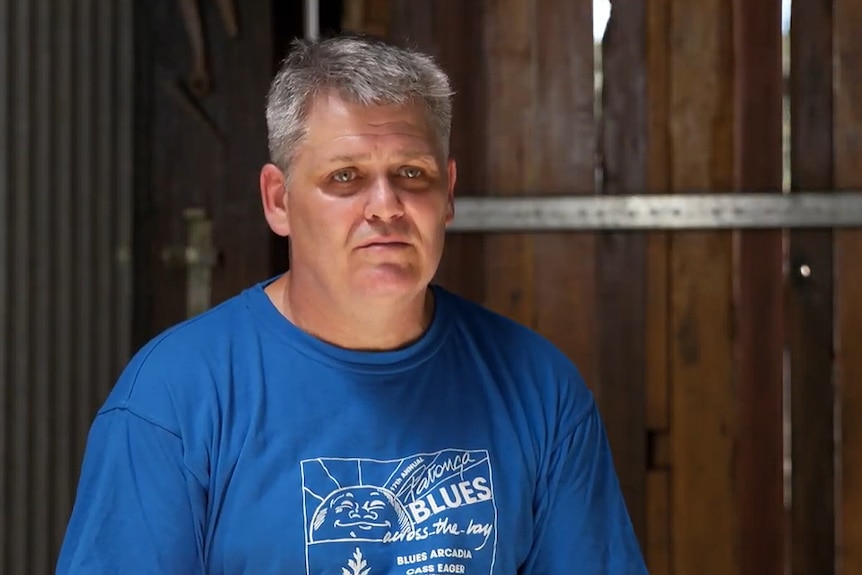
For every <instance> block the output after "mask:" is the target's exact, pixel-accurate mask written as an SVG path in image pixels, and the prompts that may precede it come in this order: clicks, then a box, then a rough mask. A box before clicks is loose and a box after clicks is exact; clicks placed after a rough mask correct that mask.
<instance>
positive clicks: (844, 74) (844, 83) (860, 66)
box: [833, 0, 862, 574]
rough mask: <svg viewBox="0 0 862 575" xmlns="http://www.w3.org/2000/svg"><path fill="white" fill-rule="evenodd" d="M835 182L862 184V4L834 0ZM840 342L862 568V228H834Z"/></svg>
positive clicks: (855, 562)
mask: <svg viewBox="0 0 862 575" xmlns="http://www.w3.org/2000/svg"><path fill="white" fill-rule="evenodd" d="M833 6H834V10H835V20H834V27H833V29H834V31H835V32H834V34H835V36H834V42H835V66H834V71H835V78H834V80H833V82H834V87H835V88H834V91H833V94H834V98H835V99H834V103H835V110H834V114H835V116H834V117H835V127H834V130H835V131H834V153H835V186H836V187H837V188H838V189H848V188H853V189H859V188H860V187H862V172H860V170H859V162H860V158H862V43H860V42H859V30H860V29H862V4H860V3H859V2H856V1H853V0H835V2H834V4H833ZM835 238H836V244H835V250H836V251H835V264H836V268H837V269H836V272H835V277H836V281H837V285H836V289H835V297H836V301H835V307H836V312H837V313H836V320H837V325H836V337H837V342H836V347H837V358H836V359H837V362H838V363H837V371H838V378H839V379H838V385H839V388H840V410H841V414H840V418H841V420H840V438H841V439H840V440H841V443H840V445H841V448H840V455H839V457H840V461H839V465H840V478H839V485H840V486H841V488H840V489H841V491H840V493H839V501H840V502H841V503H840V505H841V507H840V512H839V513H840V516H839V561H840V572H841V573H846V574H850V573H860V572H862V521H860V517H862V385H860V382H862V329H860V326H862V298H860V294H862V268H860V267H859V260H860V258H862V231H859V230H846V231H845V230H842V231H838V232H836V233H835Z"/></svg>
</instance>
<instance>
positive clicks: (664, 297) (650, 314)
mask: <svg viewBox="0 0 862 575" xmlns="http://www.w3.org/2000/svg"><path fill="white" fill-rule="evenodd" d="M646 5H647V10H646V14H645V17H646V19H647V32H646V33H647V42H646V61H647V77H646V86H645V88H646V94H647V95H646V98H647V107H646V110H647V112H646V113H647V142H648V144H647V158H648V162H647V190H648V191H649V192H652V193H666V192H667V190H668V189H669V188H670V132H669V123H670V116H669V103H670V99H669V97H670V78H669V64H670V49H669V44H670V0H648V1H647V3H646ZM669 239H670V235H669V234H668V233H667V232H653V233H650V234H649V235H648V237H647V256H646V257H647V266H646V310H645V314H646V316H645V321H646V342H645V345H646V357H645V362H646V365H645V369H646V382H645V384H646V397H645V401H646V425H647V429H648V430H649V433H650V438H651V440H652V441H651V442H650V445H651V449H650V453H648V457H649V461H648V465H649V467H650V470H649V471H648V472H647V484H646V499H647V505H646V541H645V544H644V547H645V555H646V561H647V567H648V569H649V572H650V573H651V574H652V575H670V573H671V523H670V476H671V470H670V469H668V468H664V469H655V464H656V462H655V461H653V460H654V459H655V445H654V443H655V441H656V440H657V439H658V438H659V437H661V436H665V437H667V434H668V433H670V432H671V431H672V430H671V429H670V413H669V412H670V399H669V394H670V385H669V383H670V374H669V347H670V346H669V335H670V333H669V330H668V321H669V300H670V297H669V294H670V289H669V273H668V272H669V255H670V251H669V246H670V242H669Z"/></svg>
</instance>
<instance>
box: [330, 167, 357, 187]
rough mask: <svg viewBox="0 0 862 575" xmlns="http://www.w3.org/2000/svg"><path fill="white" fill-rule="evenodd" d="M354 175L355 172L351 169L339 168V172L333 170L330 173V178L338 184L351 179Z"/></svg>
mask: <svg viewBox="0 0 862 575" xmlns="http://www.w3.org/2000/svg"><path fill="white" fill-rule="evenodd" d="M355 177H356V174H354V173H353V171H352V170H341V171H340V172H335V173H334V174H333V175H332V180H333V181H335V182H338V183H339V184H345V183H347V182H350V181H351V180H353V179H354V178H355Z"/></svg>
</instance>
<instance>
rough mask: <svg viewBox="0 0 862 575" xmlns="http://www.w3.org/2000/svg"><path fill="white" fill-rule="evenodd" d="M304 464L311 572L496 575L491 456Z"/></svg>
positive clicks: (470, 453)
mask: <svg viewBox="0 0 862 575" xmlns="http://www.w3.org/2000/svg"><path fill="white" fill-rule="evenodd" d="M301 465H302V490H303V506H304V513H305V548H306V571H307V573H308V574H311V573H330V572H333V573H342V574H343V575H384V574H389V573H398V574H401V575H436V574H438V573H470V574H471V575H472V574H483V573H488V574H490V573H491V571H492V569H493V565H494V559H495V557H496V543H497V506H496V503H495V501H494V486H493V481H492V473H491V463H490V458H489V456H488V452H487V451H485V450H464V449H445V450H441V451H437V452H433V453H419V454H415V455H412V456H409V457H404V458H402V459H394V460H387V461H381V460H378V459H362V458H318V459H307V460H304V461H302V463H301ZM375 559H376V560H377V562H378V564H375Z"/></svg>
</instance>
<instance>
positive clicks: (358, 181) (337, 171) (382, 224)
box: [285, 96, 455, 297]
mask: <svg viewBox="0 0 862 575" xmlns="http://www.w3.org/2000/svg"><path fill="white" fill-rule="evenodd" d="M454 183H455V165H454V162H452V161H448V162H447V161H446V159H445V158H443V157H441V154H440V152H439V150H438V149H437V145H436V139H435V135H434V132H433V129H432V127H431V126H430V125H429V122H428V120H427V118H426V115H425V114H424V112H423V109H422V108H421V107H419V106H414V105H411V106H403V107H396V106H379V107H363V106H361V105H357V104H351V103H348V102H344V101H342V100H340V99H339V98H337V97H334V96H329V97H321V98H319V99H318V100H317V101H316V102H315V103H314V105H313V106H312V109H311V110H310V113H309V117H308V124H307V136H306V138H305V140H303V142H302V144H301V145H300V148H299V149H298V152H297V154H296V155H295V158H294V162H293V164H292V166H291V172H290V178H289V181H288V183H287V186H286V187H287V195H286V199H285V206H286V208H287V209H286V220H287V226H288V228H289V231H288V233H289V235H290V239H291V269H293V270H297V271H298V272H299V273H304V274H307V276H308V277H309V278H313V280H314V282H315V283H316V284H317V286H316V287H317V288H319V289H324V290H326V291H328V292H330V295H334V294H338V293H341V294H349V295H351V296H352V295H360V296H374V297H399V296H412V295H416V294H418V293H420V292H421V291H422V289H423V288H424V287H425V285H427V283H428V282H429V281H430V280H431V279H432V277H433V275H434V273H435V272H436V269H437V266H438V264H439V261H440V256H441V253H442V250H443V243H444V235H445V228H446V225H447V224H448V223H449V222H450V221H451V219H452V216H453V205H452V191H453V187H454Z"/></svg>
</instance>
